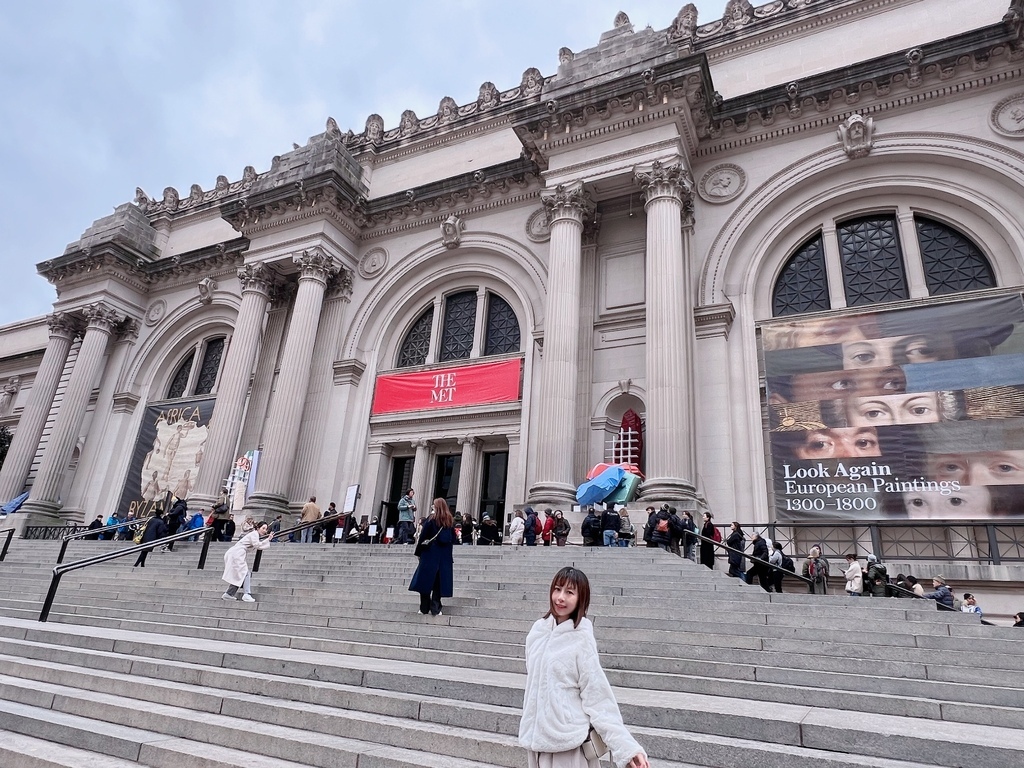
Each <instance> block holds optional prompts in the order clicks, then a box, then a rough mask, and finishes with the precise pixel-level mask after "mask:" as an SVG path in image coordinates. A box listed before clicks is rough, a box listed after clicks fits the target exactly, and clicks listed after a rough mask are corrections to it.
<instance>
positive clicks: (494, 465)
mask: <svg viewBox="0 0 1024 768" xmlns="http://www.w3.org/2000/svg"><path fill="white" fill-rule="evenodd" d="M507 480H508V451H501V452H497V453H485V454H484V476H483V482H482V483H481V485H480V487H481V491H480V519H481V520H483V519H484V517H485V516H486V517H493V518H494V520H495V522H497V524H498V530H500V531H502V532H504V530H505V484H506V481H507Z"/></svg>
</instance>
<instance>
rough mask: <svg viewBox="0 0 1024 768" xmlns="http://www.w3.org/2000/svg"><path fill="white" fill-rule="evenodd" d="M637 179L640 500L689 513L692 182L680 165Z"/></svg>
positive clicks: (692, 492) (659, 166)
mask: <svg viewBox="0 0 1024 768" xmlns="http://www.w3.org/2000/svg"><path fill="white" fill-rule="evenodd" d="M635 175H636V180H637V182H638V183H639V184H640V187H641V189H642V190H643V193H644V199H645V203H644V210H645V211H646V212H647V252H646V265H647V268H646V275H645V280H646V285H645V287H646V293H647V351H646V352H647V365H646V373H647V435H646V440H645V442H644V453H645V455H646V462H645V463H646V472H647V481H646V482H645V483H644V485H643V487H642V489H641V494H642V497H643V498H645V499H648V500H652V501H655V500H656V501H668V502H670V503H671V502H675V504H676V505H677V506H679V505H681V506H683V507H686V508H694V507H695V506H696V504H695V499H696V488H695V486H694V480H695V478H696V471H697V469H696V463H695V457H694V453H695V452H694V447H693V446H694V437H693V430H694V425H695V419H694V396H695V389H694V386H693V381H694V375H693V374H694V371H693V367H694V364H695V362H696V360H695V356H694V354H693V352H694V328H693V286H692V284H691V272H690V253H689V239H690V232H691V230H692V226H693V220H692V210H693V179H692V178H691V177H690V174H689V172H687V171H686V169H685V168H683V167H682V165H680V164H678V163H674V164H663V163H661V162H655V163H653V164H652V165H650V166H646V167H642V168H637V169H636V170H635ZM684 227H685V229H686V235H685V237H684V233H683V229H684Z"/></svg>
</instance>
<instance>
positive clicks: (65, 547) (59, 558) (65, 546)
mask: <svg viewBox="0 0 1024 768" xmlns="http://www.w3.org/2000/svg"><path fill="white" fill-rule="evenodd" d="M67 551H68V540H67V539H64V540H63V541H62V542H61V543H60V554H58V555H57V565H60V564H61V563H63V562H64V553H65V552H67Z"/></svg>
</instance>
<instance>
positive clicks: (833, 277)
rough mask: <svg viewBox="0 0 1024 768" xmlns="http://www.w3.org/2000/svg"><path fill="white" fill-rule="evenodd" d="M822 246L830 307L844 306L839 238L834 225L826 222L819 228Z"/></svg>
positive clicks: (844, 295) (844, 292) (844, 294)
mask: <svg viewBox="0 0 1024 768" xmlns="http://www.w3.org/2000/svg"><path fill="white" fill-rule="evenodd" d="M821 241H822V248H824V250H825V276H826V279H827V280H828V299H829V304H831V306H832V309H843V308H844V307H845V306H846V289H845V287H844V286H843V260H842V258H840V256H839V239H838V237H837V235H836V225H835V224H834V223H833V222H826V223H825V224H824V226H822V228H821Z"/></svg>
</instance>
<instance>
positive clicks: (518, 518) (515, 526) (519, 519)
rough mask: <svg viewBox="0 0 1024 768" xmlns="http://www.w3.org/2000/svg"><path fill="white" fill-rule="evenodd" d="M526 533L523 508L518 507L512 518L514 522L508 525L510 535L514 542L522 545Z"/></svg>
mask: <svg viewBox="0 0 1024 768" xmlns="http://www.w3.org/2000/svg"><path fill="white" fill-rule="evenodd" d="M525 534H526V522H525V521H524V520H523V510H521V509H517V510H516V514H515V516H514V517H513V518H512V522H511V523H509V526H508V537H509V538H510V539H511V540H512V543H513V544H515V545H517V546H522V544H523V536H524V535H525Z"/></svg>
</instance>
